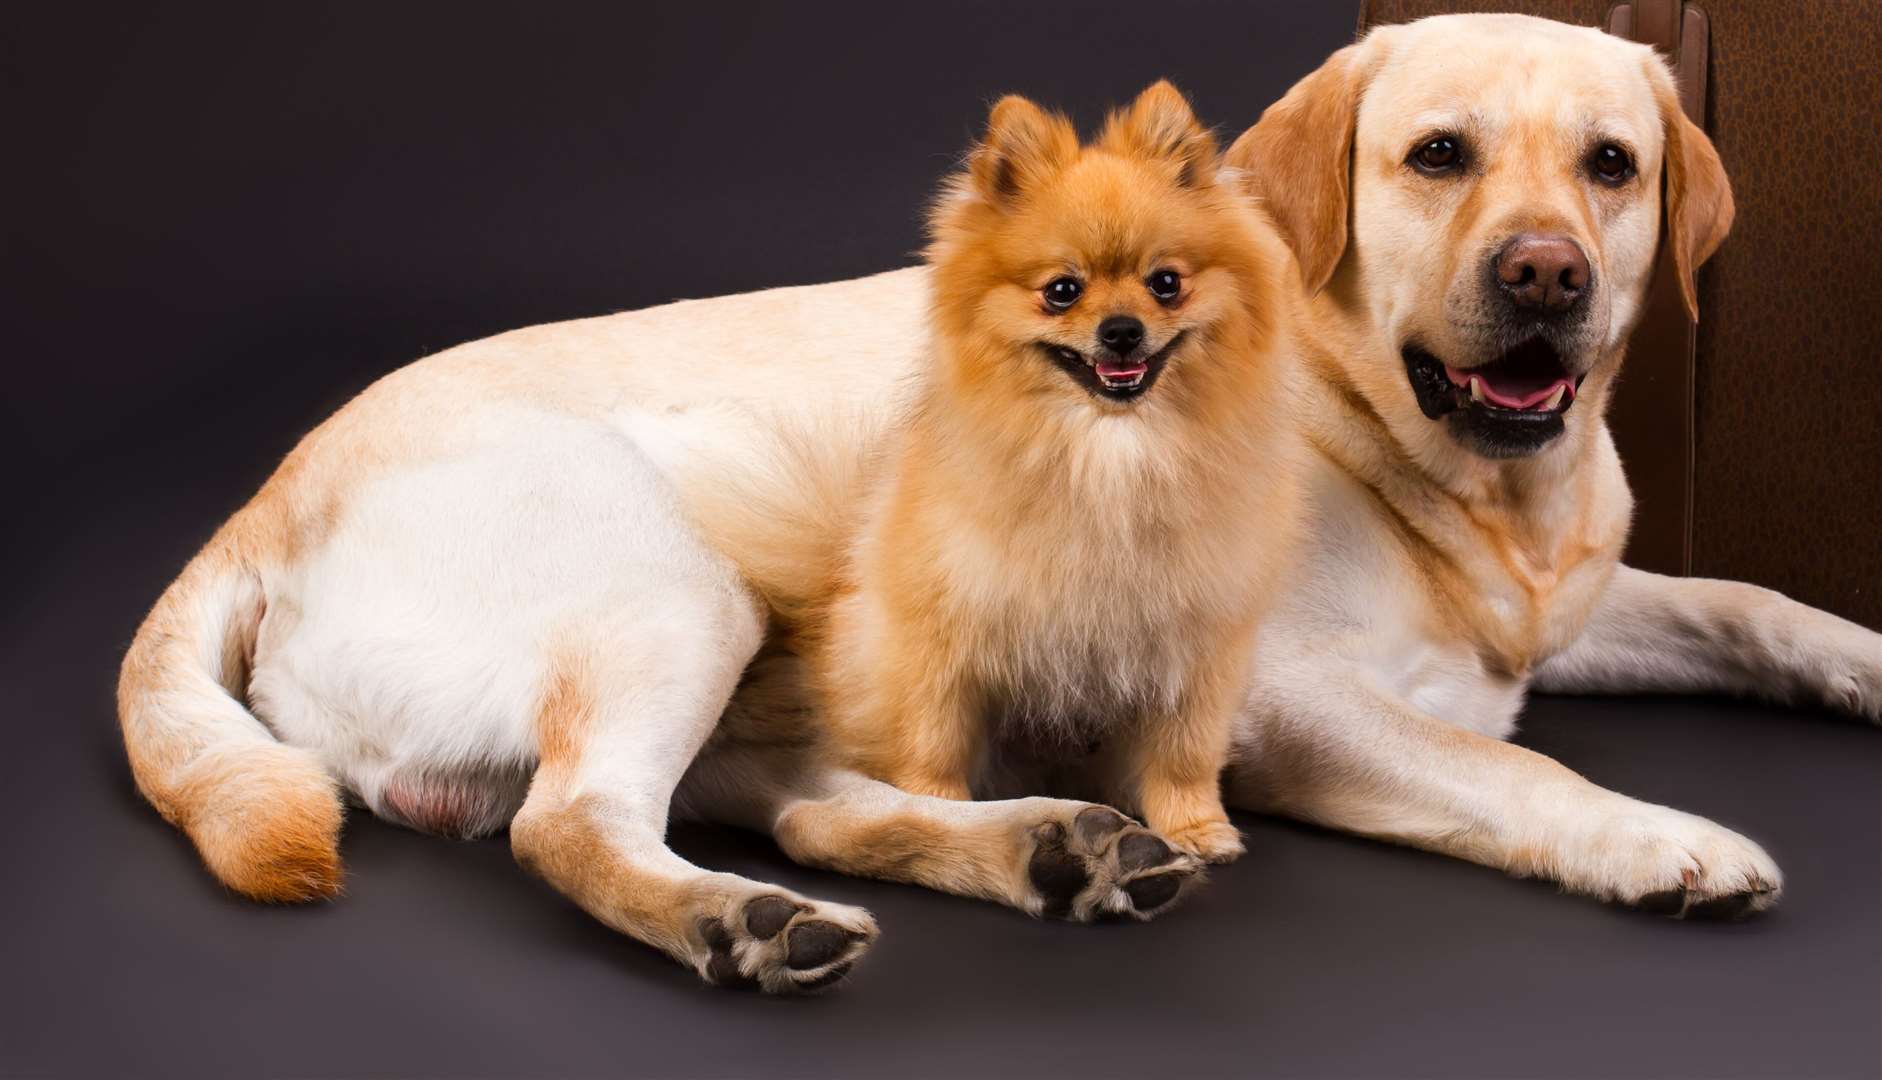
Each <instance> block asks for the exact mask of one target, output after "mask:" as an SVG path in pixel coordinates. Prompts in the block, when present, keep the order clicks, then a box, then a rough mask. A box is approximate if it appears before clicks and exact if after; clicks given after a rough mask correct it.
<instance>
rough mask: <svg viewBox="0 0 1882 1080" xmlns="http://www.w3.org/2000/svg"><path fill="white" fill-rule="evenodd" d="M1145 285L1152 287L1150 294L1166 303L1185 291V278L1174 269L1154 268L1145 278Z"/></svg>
mask: <svg viewBox="0 0 1882 1080" xmlns="http://www.w3.org/2000/svg"><path fill="white" fill-rule="evenodd" d="M1144 285H1145V286H1146V287H1148V288H1149V289H1150V295H1152V296H1154V297H1156V298H1157V299H1158V300H1160V301H1162V302H1163V303H1166V304H1167V303H1169V302H1170V301H1172V300H1174V299H1176V294H1177V293H1180V292H1182V291H1183V279H1182V277H1181V275H1179V274H1177V272H1176V271H1174V270H1153V271H1151V272H1150V276H1149V277H1147V278H1145V279H1144Z"/></svg>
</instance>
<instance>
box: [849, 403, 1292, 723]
mask: <svg viewBox="0 0 1882 1080" xmlns="http://www.w3.org/2000/svg"><path fill="white" fill-rule="evenodd" d="M1159 420H1161V421H1164V422H1159ZM1193 436H1194V433H1193V432H1190V431H1187V430H1185V429H1184V428H1183V427H1182V426H1180V425H1177V424H1175V423H1173V422H1169V418H1167V417H1165V418H1152V417H1141V416H1120V417H1109V418H1106V419H1105V421H1104V422H1102V423H1098V424H1091V425H1081V428H1080V430H1078V431H1076V432H1069V433H1068V432H1065V431H1062V430H1061V431H1056V432H1054V431H1051V430H1050V427H1049V426H1047V427H1046V428H1044V429H1042V434H1041V437H1040V439H1039V441H1038V442H1037V443H1036V444H1035V445H1033V446H1029V447H1025V448H1014V449H1013V450H1012V451H1010V452H1001V453H999V454H997V455H992V456H989V457H985V458H980V457H971V456H970V457H947V458H935V457H932V456H930V457H924V458H922V459H921V460H922V462H923V467H922V468H921V469H920V470H919V471H917V472H912V473H911V472H910V471H908V470H904V471H903V472H902V474H901V477H900V479H901V485H900V490H899V492H898V496H897V498H896V499H895V502H894V504H893V505H892V506H890V507H889V508H887V513H885V514H883V515H881V516H880V517H879V518H878V519H877V521H876V522H875V523H874V525H875V527H874V528H872V529H871V535H869V536H868V537H866V538H865V541H864V557H865V558H868V557H869V556H870V554H872V552H871V549H873V554H876V555H886V556H890V558H889V559H887V560H884V561H892V562H894V563H896V564H899V565H900V566H902V567H909V566H915V567H919V568H920V571H919V577H920V580H912V581H903V582H901V583H899V584H898V585H897V586H896V589H895V592H894V593H893V594H892V595H895V596H898V597H902V598H915V599H916V603H918V604H919V605H920V606H921V607H922V608H923V609H924V616H925V617H926V618H927V619H928V620H930V621H931V622H932V624H933V625H934V626H936V627H937V628H938V629H939V631H940V632H941V633H944V634H947V635H948V636H950V637H952V638H954V639H955V641H956V642H957V643H960V644H966V645H968V646H969V647H967V648H965V649H962V650H960V655H963V656H966V657H969V658H971V659H970V663H971V666H972V668H973V670H972V671H971V672H968V673H966V674H967V675H968V677H969V680H970V682H971V683H972V684H973V685H974V686H975V688H976V690H977V692H978V695H979V696H980V698H981V700H982V705H983V709H984V711H985V713H986V715H987V716H988V718H989V719H990V720H992V719H997V721H998V724H999V727H1000V728H1002V729H1005V730H1006V732H1007V734H1009V735H1013V736H1023V737H1025V738H1027V739H1030V740H1035V741H1036V740H1043V741H1046V742H1068V743H1081V742H1084V741H1089V740H1092V739H1096V738H1099V737H1101V736H1102V734H1103V733H1104V731H1106V730H1109V729H1111V728H1114V727H1115V726H1116V725H1117V724H1120V723H1128V722H1133V721H1136V720H1140V719H1154V718H1155V717H1157V716H1160V715H1165V714H1168V713H1169V712H1171V711H1173V710H1174V709H1175V708H1176V707H1177V704H1178V701H1179V698H1180V696H1181V694H1182V693H1183V692H1184V688H1185V687H1186V686H1188V685H1189V684H1190V682H1191V680H1192V677H1193V670H1194V668H1195V666H1196V665H1197V664H1198V663H1199V662H1200V661H1201V660H1202V659H1203V658H1204V657H1205V656H1206V655H1207V654H1208V653H1209V652H1210V650H1212V649H1213V648H1215V647H1216V645H1217V643H1218V642H1219V641H1220V640H1221V638H1222V635H1223V634H1225V633H1228V634H1233V633H1236V632H1238V628H1240V627H1242V626H1245V625H1247V624H1249V623H1251V622H1252V620H1253V618H1254V615H1255V611H1256V600H1257V595H1256V593H1257V590H1256V588H1255V582H1254V581H1253V579H1252V577H1251V575H1250V574H1249V572H1248V568H1247V551H1246V541H1247V537H1246V535H1245V533H1246V531H1247V528H1246V526H1247V523H1248V521H1249V515H1248V514H1246V513H1244V512H1242V510H1243V504H1244V503H1246V501H1247V498H1248V497H1247V495H1246V492H1247V490H1248V485H1247V484H1246V483H1244V482H1240V481H1239V480H1238V479H1237V478H1236V477H1235V476H1234V475H1233V473H1234V472H1235V470H1234V469H1233V468H1232V467H1230V466H1231V465H1232V463H1233V462H1234V460H1235V458H1236V457H1237V456H1238V455H1237V453H1236V451H1238V450H1239V449H1241V448H1240V447H1238V446H1234V445H1230V446H1219V447H1216V448H1215V449H1214V451H1213V452H1210V453H1198V452H1197V449H1198V448H1197V447H1195V446H1194V445H1193ZM1229 442H1230V443H1231V444H1233V443H1235V442H1236V440H1232V439H1231V440H1229ZM936 462H942V463H943V464H939V465H937V464H936ZM890 549H893V550H890ZM910 554H916V555H917V556H918V557H917V558H914V559H910V558H908V556H909V555H910Z"/></svg>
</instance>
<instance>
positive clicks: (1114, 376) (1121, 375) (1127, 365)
mask: <svg viewBox="0 0 1882 1080" xmlns="http://www.w3.org/2000/svg"><path fill="white" fill-rule="evenodd" d="M1096 366H1097V368H1098V374H1100V375H1102V376H1104V377H1105V378H1107V379H1110V380H1112V381H1116V380H1118V379H1133V378H1136V377H1137V376H1139V375H1142V374H1143V373H1144V372H1146V371H1148V370H1150V364H1149V362H1148V361H1144V360H1100V361H1098V363H1097V365H1096Z"/></svg>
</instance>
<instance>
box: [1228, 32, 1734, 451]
mask: <svg viewBox="0 0 1882 1080" xmlns="http://www.w3.org/2000/svg"><path fill="white" fill-rule="evenodd" d="M1228 160H1229V164H1231V165H1233V166H1235V167H1236V168H1238V169H1240V170H1242V172H1243V173H1244V174H1245V176H1246V183H1247V184H1248V186H1249V188H1250V190H1251V191H1252V193H1253V194H1254V195H1255V196H1256V197H1257V198H1258V199H1259V200H1260V201H1261V203H1262V204H1263V205H1264V207H1265V209H1266V212H1267V213H1268V215H1269V216H1270V217H1271V218H1272V219H1273V220H1274V222H1275V224H1276V225H1277V226H1278V227H1279V229H1280V231H1281V233H1282V234H1283V235H1284V236H1285V237H1286V238H1287V239H1288V242H1289V243H1290V245H1291V246H1292V247H1293V249H1294V252H1295V254H1296V257H1297V258H1298V260H1299V263H1300V273H1301V277H1302V279H1303V284H1304V286H1305V287H1306V289H1307V290H1308V291H1309V292H1319V291H1321V290H1323V289H1330V290H1331V291H1332V292H1333V294H1334V297H1333V298H1334V299H1335V301H1336V302H1337V303H1338V305H1339V307H1340V308H1341V309H1342V310H1343V311H1345V312H1346V314H1347V315H1348V316H1349V317H1350V319H1352V320H1354V321H1355V322H1356V323H1357V324H1359V325H1360V326H1363V328H1364V330H1363V332H1362V334H1361V339H1362V340H1363V343H1364V344H1363V347H1362V348H1360V349H1359V350H1357V351H1358V352H1360V353H1361V354H1363V355H1340V356H1338V357H1336V359H1337V360H1338V362H1339V363H1341V364H1343V365H1345V366H1346V367H1347V369H1348V373H1349V375H1350V376H1351V377H1352V378H1353V380H1354V382H1355V383H1356V384H1357V385H1358V386H1359V387H1360V388H1361V390H1362V392H1364V393H1365V394H1366V396H1367V397H1368V398H1369V399H1371V402H1372V405H1373V407H1374V408H1376V409H1378V410H1379V411H1380V412H1381V413H1382V414H1383V415H1385V416H1386V417H1387V419H1388V420H1389V421H1392V422H1393V426H1394V427H1395V428H1397V427H1401V426H1411V425H1417V424H1432V423H1439V424H1443V425H1445V427H1446V429H1447V430H1448V433H1449V434H1450V435H1451V436H1452V437H1454V438H1455V439H1456V440H1457V442H1459V443H1461V444H1462V445H1463V446H1464V447H1465V448H1467V449H1469V450H1470V451H1473V452H1474V453H1476V454H1479V455H1482V456H1485V457H1492V458H1508V457H1521V456H1527V455H1532V454H1535V453H1538V452H1540V451H1542V450H1543V449H1544V448H1545V447H1547V446H1549V445H1550V444H1551V443H1552V442H1554V441H1555V440H1556V439H1557V437H1559V436H1560V435H1562V434H1563V432H1564V431H1565V430H1567V428H1568V425H1571V424H1576V423H1584V424H1585V423H1594V422H1596V421H1597V420H1598V416H1599V413H1600V410H1601V407H1602V404H1603V402H1602V400H1601V398H1602V397H1603V396H1604V394H1603V391H1604V390H1605V387H1606V385H1607V383H1608V380H1609V379H1610V378H1611V376H1612V374H1613V368H1614V366H1615V365H1616V364H1617V363H1618V362H1619V357H1620V352H1621V347H1622V346H1623V345H1624V344H1625V341H1626V337H1627V334H1628V333H1629V331H1631V330H1632V328H1633V325H1634V322H1635V319H1636V317H1637V315H1638V313H1639V310H1640V306H1641V301H1642V297H1643V295H1644V293H1645V291H1646V288H1647V284H1648V279H1649V278H1650V276H1651V274H1652V269H1653V264H1654V255H1655V252H1656V250H1657V249H1658V246H1659V244H1660V243H1662V242H1664V243H1665V244H1666V245H1667V247H1668V249H1669V251H1670V253H1671V256H1672V259H1673V263H1674V268H1675V270H1676V272H1677V276H1678V279H1679V284H1680V289H1681V291H1682V294H1683V296H1684V298H1685V302H1686V306H1687V309H1688V311H1689V312H1690V313H1692V314H1693V315H1694V316H1695V317H1696V316H1697V313H1698V312H1697V302H1696V299H1695V294H1694V289H1693V271H1694V270H1695V269H1696V268H1697V267H1698V266H1699V264H1700V263H1702V262H1704V261H1705V260H1706V258H1707V257H1708V256H1710V255H1711V254H1712V252H1713V250H1714V249H1715V248H1717V246H1718V245H1719V242H1720V241H1721V240H1723V239H1724V237H1725V233H1726V230H1727V229H1728V228H1729V227H1730V225H1731V220H1732V196H1731V190H1730V188H1729V187H1728V186H1727V184H1726V180H1725V174H1724V171H1723V169H1722V168H1721V167H1720V164H1719V158H1718V154H1717V153H1716V152H1715V151H1714V150H1713V148H1712V143H1711V141H1710V140H1708V139H1707V138H1706V136H1705V134H1704V132H1702V131H1700V130H1699V129H1698V128H1697V127H1695V126H1694V125H1693V124H1692V123H1691V122H1690V121H1688V120H1687V119H1686V118H1685V116H1684V115H1683V114H1682V113H1681V112H1680V109H1679V104H1678V100H1677V95H1676V91H1675V87H1674V83H1673V79H1672V76H1671V75H1670V74H1669V73H1668V70H1667V67H1666V65H1665V64H1664V63H1663V62H1662V61H1661V60H1660V59H1659V58H1658V57H1657V56H1656V55H1655V54H1654V53H1653V51H1652V50H1651V49H1649V48H1648V47H1647V46H1644V45H1637V44H1633V43H1630V42H1627V41H1624V40H1622V39H1620V38H1616V37H1613V36H1610V35H1607V34H1603V33H1601V32H1600V31H1598V30H1594V29H1592V28H1585V27H1572V26H1567V25H1565V24H1562V23H1556V22H1551V21H1548V20H1545V19H1536V18H1530V17H1526V16H1519V15H1453V16H1440V17H1435V18H1429V19H1423V20H1420V21H1418V22H1414V23H1409V24H1406V25H1403V26H1390V27H1384V28H1381V29H1379V30H1377V31H1375V32H1373V33H1371V34H1369V35H1368V36H1367V37H1366V38H1365V39H1364V40H1362V41H1360V42H1359V43H1358V44H1355V45H1352V46H1350V47H1348V48H1345V49H1342V50H1340V51H1339V52H1338V53H1335V54H1334V55H1333V56H1332V58H1331V59H1329V60H1328V61H1327V62H1326V64H1325V65H1323V66H1322V67H1321V68H1320V69H1319V70H1318V71H1315V72H1314V73H1313V74H1311V75H1309V76H1307V77H1306V78H1305V79H1302V80H1301V81H1300V82H1299V83H1297V84H1296V85H1295V86H1294V88H1293V89H1292V90H1290V91H1288V94H1287V96H1286V97H1285V98H1283V99H1282V100H1281V101H1280V102H1278V103H1276V104H1275V105H1274V106H1273V107H1272V108H1270V109H1269V110H1268V111H1267V112H1266V113H1264V114H1263V115H1262V117H1261V120H1260V122H1259V123H1257V124H1256V125H1255V126H1254V127H1253V128H1251V129H1249V130H1248V132H1247V133H1245V134H1244V135H1243V136H1242V137H1241V138H1240V139H1239V140H1237V141H1236V143H1235V145H1234V146H1233V147H1232V148H1231V150H1230V151H1229V158H1228ZM1663 209H1664V212H1662V211H1663ZM1355 344H1357V342H1355ZM1578 397H1581V398H1584V399H1585V400H1586V404H1585V405H1584V407H1583V408H1582V409H1581V410H1579V412H1580V413H1581V414H1582V416H1581V418H1578V416H1577V410H1576V408H1575V406H1576V404H1577V399H1578Z"/></svg>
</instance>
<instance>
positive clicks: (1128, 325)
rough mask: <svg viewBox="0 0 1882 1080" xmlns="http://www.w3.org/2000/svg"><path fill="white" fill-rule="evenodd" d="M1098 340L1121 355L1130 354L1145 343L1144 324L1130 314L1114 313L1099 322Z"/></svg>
mask: <svg viewBox="0 0 1882 1080" xmlns="http://www.w3.org/2000/svg"><path fill="white" fill-rule="evenodd" d="M1098 340H1099V341H1100V342H1103V344H1104V347H1105V348H1107V349H1109V350H1111V351H1112V352H1114V353H1116V354H1118V355H1119V356H1128V355H1130V354H1131V353H1132V352H1135V351H1136V349H1137V346H1139V345H1142V344H1143V343H1144V324H1143V323H1142V322H1139V321H1138V320H1137V319H1136V318H1134V317H1132V316H1130V315H1113V316H1111V317H1110V318H1108V319H1106V320H1104V321H1103V322H1101V323H1099V324H1098Z"/></svg>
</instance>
